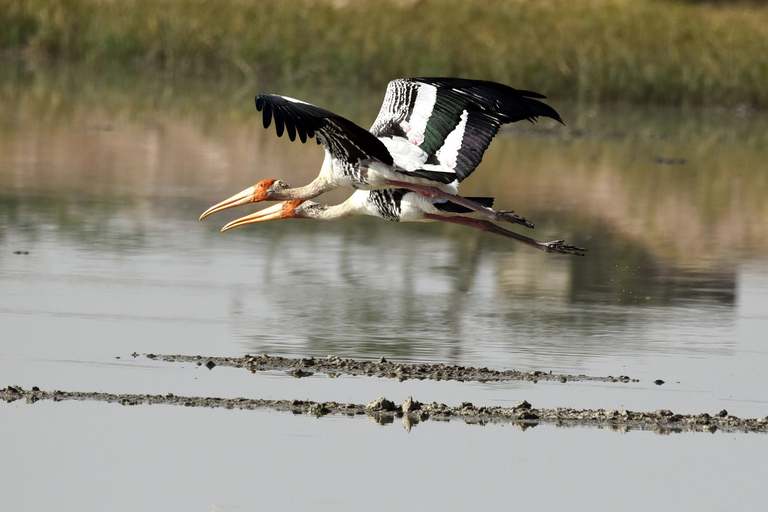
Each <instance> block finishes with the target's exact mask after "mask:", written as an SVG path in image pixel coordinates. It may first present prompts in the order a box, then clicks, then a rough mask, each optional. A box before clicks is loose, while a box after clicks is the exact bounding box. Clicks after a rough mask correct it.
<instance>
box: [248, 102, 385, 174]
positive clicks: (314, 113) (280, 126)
mask: <svg viewBox="0 0 768 512" xmlns="http://www.w3.org/2000/svg"><path fill="white" fill-rule="evenodd" d="M256 110H258V111H263V113H264V128H269V125H270V124H271V123H272V120H273V119H274V121H275V130H276V131H277V136H278V137H282V136H283V133H284V132H286V131H287V132H288V138H290V139H291V140H292V141H293V140H296V135H298V136H299V139H300V140H301V142H306V141H307V139H308V138H312V137H317V142H318V144H322V145H323V147H324V148H325V149H326V151H328V152H330V153H331V155H333V156H334V157H336V158H338V159H341V160H344V161H346V162H349V163H352V164H356V163H357V162H358V161H359V160H361V159H376V160H379V161H381V162H383V163H385V164H387V165H393V164H394V161H393V160H392V155H390V154H389V151H387V148H386V146H384V144H383V143H382V142H381V141H380V140H379V139H377V138H376V137H375V136H373V135H372V134H371V133H370V132H368V130H366V129H365V128H361V127H360V126H358V125H356V124H355V123H353V122H352V121H350V120H348V119H345V118H344V117H341V116H340V115H337V114H334V113H333V112H329V111H327V110H324V109H322V108H320V107H316V106H315V105H311V104H309V103H305V102H303V101H299V100H295V99H293V98H288V97H286V96H278V95H276V94H260V95H258V96H256Z"/></svg>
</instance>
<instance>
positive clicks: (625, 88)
mask: <svg viewBox="0 0 768 512" xmlns="http://www.w3.org/2000/svg"><path fill="white" fill-rule="evenodd" d="M766 47H768V9H766V8H765V7H762V6H757V5H755V4H754V3H750V2H745V3H737V4H736V5H733V4H730V3H729V5H720V4H718V5H711V4H709V3H705V4H703V5H702V4H698V5H694V3H686V2H673V1H648V0H638V1H628V0H593V1H572V0H551V1H547V2H522V1H505V0H488V1H484V2H467V1H465V0H420V1H418V0H417V1H389V2H386V1H385V2H381V1H373V0H370V1H355V2H338V1H330V0H328V1H322V0H321V1H317V0H283V1H280V2H245V1H241V0H218V1H215V2H211V1H208V0H165V1H156V0H132V1H130V0H125V1H107V0H67V1H56V0H0V49H3V50H6V51H11V52H22V53H23V54H25V55H28V56H43V57H47V58H58V59H63V60H67V61H78V62H85V63H88V64H89V65H93V66H95V67H97V68H104V67H108V66H111V65H117V66H125V65H129V66H133V67H138V69H143V70H147V69H155V70H160V71H167V72H173V73H181V74H186V75H189V74H196V75H208V76H210V75H213V76H219V77H224V76H230V77H231V76H236V77H239V78H240V79H242V78H243V77H246V78H247V79H249V80H253V79H258V80H264V79H280V80H281V81H283V82H293V83H298V84H309V83H311V84H313V85H315V86H317V85H321V84H325V85H330V86H335V85H336V84H339V83H341V84H347V85H350V84H360V83H364V84H373V85H376V86H381V85H383V84H384V83H385V82H386V81H388V80H389V79H391V78H394V77H400V76H415V75H463V76H472V77H478V78H488V79H494V80H497V81H501V82H505V83H512V84H517V85H519V86H521V87H525V88H530V89H534V90H542V91H545V92H547V93H548V94H549V95H551V96H559V97H572V98H573V97H578V98H581V99H589V100H604V99H617V98H623V99H631V100H653V101H660V102H667V103H669V102H673V103H688V102H691V103H718V104H738V103H751V104H754V105H758V106H761V107H765V106H768V88H766V87H765V84H766V83H768V52H766V50H765V49H766Z"/></svg>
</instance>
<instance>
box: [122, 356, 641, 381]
mask: <svg viewBox="0 0 768 512" xmlns="http://www.w3.org/2000/svg"><path fill="white" fill-rule="evenodd" d="M133 356H134V357H138V356H139V354H136V353H134V354H133ZM146 357H148V358H149V359H153V360H157V361H165V362H183V363H196V364H198V365H201V366H207V367H208V368H209V369H213V368H215V367H216V366H231V367H234V368H244V369H246V370H248V371H250V372H252V373H255V372H260V371H269V370H277V371H284V372H286V373H288V374H289V375H292V376H294V377H297V378H301V377H309V376H310V375H314V374H315V373H323V374H326V375H329V376H336V375H355V376H363V375H366V376H375V377H381V378H388V379H397V380H399V381H404V380H407V379H422V380H423V379H431V380H438V381H440V380H455V381H459V382H468V381H476V382H491V381H508V380H525V381H529V382H538V381H540V380H545V381H556V382H563V383H564V382H569V381H575V382H579V381H598V382H623V383H626V382H638V380H637V379H632V378H630V377H627V376H626V375H619V376H618V377H613V376H611V375H609V376H607V377H594V376H589V375H567V374H558V373H552V372H551V371H550V372H542V371H534V372H520V371H517V370H491V369H488V368H473V367H469V366H456V365H445V364H426V363H415V364H409V363H393V362H390V361H387V360H386V359H384V358H383V357H382V358H380V359H379V360H378V361H365V360H357V359H342V358H340V357H338V356H328V357H325V358H314V357H305V358H301V359H291V358H286V357H279V356H268V355H266V354H262V355H260V356H253V355H245V356H243V357H205V356H187V355H162V354H146Z"/></svg>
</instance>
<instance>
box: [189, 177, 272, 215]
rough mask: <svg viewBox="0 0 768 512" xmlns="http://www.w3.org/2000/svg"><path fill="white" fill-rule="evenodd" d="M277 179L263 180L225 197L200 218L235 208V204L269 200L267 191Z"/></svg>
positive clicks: (240, 204)
mask: <svg viewBox="0 0 768 512" xmlns="http://www.w3.org/2000/svg"><path fill="white" fill-rule="evenodd" d="M275 181H276V180H262V181H260V182H258V183H257V184H255V185H254V186H252V187H248V188H247V189H245V190H243V191H242V192H238V193H237V194H235V195H233V196H232V197H230V198H229V199H225V200H224V201H222V202H220V203H219V204H217V205H214V206H211V207H210V208H208V209H207V210H205V212H203V214H202V215H201V216H200V220H203V219H204V218H206V217H207V216H209V215H211V214H212V213H216V212H220V211H222V210H226V209H228V208H234V207H235V206H242V205H244V204H249V203H258V202H259V201H265V200H267V199H268V198H267V191H268V190H269V187H271V186H272V184H273V183H274V182H275Z"/></svg>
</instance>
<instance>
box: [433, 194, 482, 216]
mask: <svg viewBox="0 0 768 512" xmlns="http://www.w3.org/2000/svg"><path fill="white" fill-rule="evenodd" d="M467 199H469V200H471V201H474V202H476V203H478V204H481V205H483V206H485V207H486V208H491V207H492V206H493V198H492V197H468V198H467ZM434 205H435V208H437V209H438V210H440V211H441V212H448V213H473V212H472V210H470V209H469V208H466V207H464V206H461V205H458V204H455V203H451V202H449V201H445V202H440V203H434Z"/></svg>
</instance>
